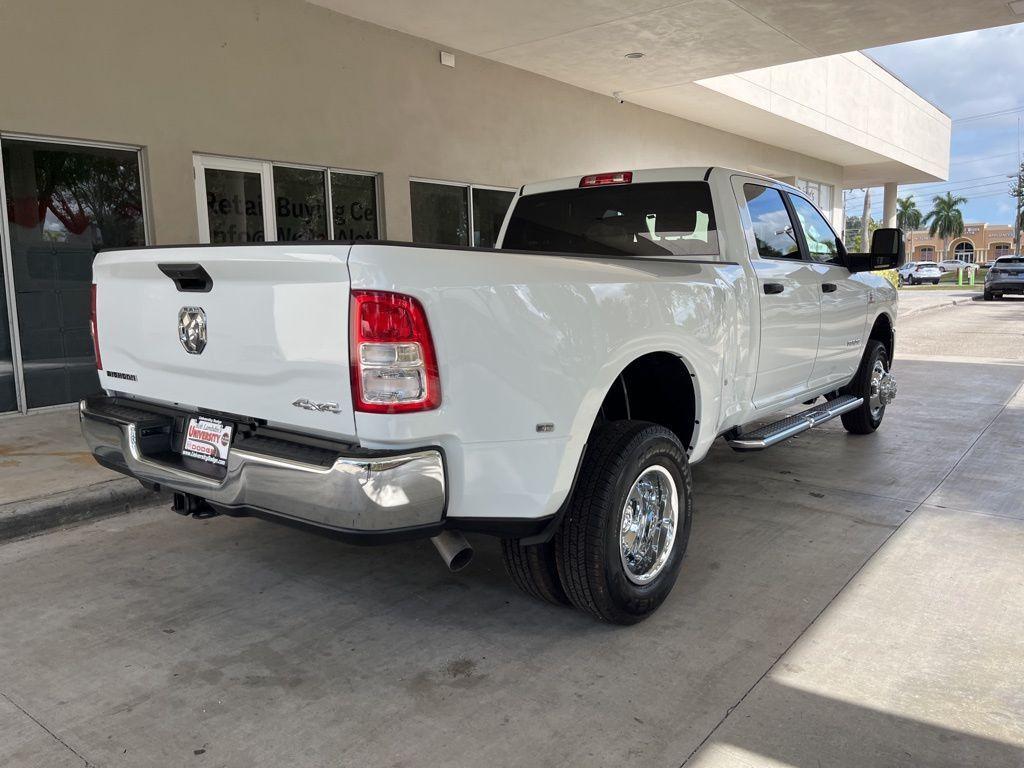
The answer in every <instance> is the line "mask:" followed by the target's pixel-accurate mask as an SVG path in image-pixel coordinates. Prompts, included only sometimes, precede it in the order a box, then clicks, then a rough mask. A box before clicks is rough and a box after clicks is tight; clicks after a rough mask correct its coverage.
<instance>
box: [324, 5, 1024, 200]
mask: <svg viewBox="0 0 1024 768" xmlns="http://www.w3.org/2000/svg"><path fill="white" fill-rule="evenodd" d="M309 2H312V3H314V4H316V5H321V6H324V7H326V8H330V9H332V10H335V11H338V12H339V13H343V14H345V15H347V16H352V17H355V18H358V19H362V20H364V21H369V22H371V23H374V24H378V25H380V26H384V27H388V28H391V29H395V30H398V31H401V32H405V33H407V34H410V35H414V36H416V37H420V38H425V39H427V40H432V41H434V42H436V43H439V44H441V45H444V46H447V47H450V48H452V49H454V50H457V51H464V52H467V53H471V54H475V55H478V56H482V57H485V58H488V59H492V60H494V61H497V62H501V63H503V64H508V65H511V66H514V67H517V68H520V69H524V70H527V71H530V72H534V73H536V74H539V75H543V76H545V77H549V78H553V79H555V80H559V81H562V82H565V83H570V84H572V85H576V86H579V87H581V88H585V89H587V90H590V91H595V92H598V93H603V94H607V95H608V96H612V95H613V94H614V95H619V96H621V98H623V99H624V100H626V101H629V102H633V103H636V104H639V105H642V106H646V107H649V108H652V109H656V110H659V111H661V112H665V113H668V114H671V115H676V116H678V117H682V118H686V119H689V120H694V121H696V122H700V123H703V124H705V125H710V126H713V127H718V128H721V129H722V130H726V131H729V132H731V133H736V134H740V135H743V136H747V137H749V138H753V139H757V140H760V141H765V142H770V143H771V144H774V145H777V146H781V147H786V148H790V149H793V150H795V151H798V152H803V153H805V154H809V155H813V156H815V157H820V158H822V159H826V160H829V161H832V162H835V163H837V164H839V165H841V166H843V167H844V168H845V169H846V174H847V185H848V186H855V185H862V184H866V183H881V182H883V181H891V180H899V181H903V182H916V181H933V180H937V179H942V178H945V175H946V173H947V170H948V149H949V147H948V142H949V120H948V118H947V117H946V116H945V115H943V114H942V113H941V112H939V111H938V110H937V109H935V108H934V107H932V106H931V105H928V104H927V103H926V102H923V100H921V99H920V97H917V95H916V94H914V93H913V91H911V90H910V89H909V88H907V87H906V86H904V85H903V84H902V83H900V82H899V81H898V80H897V79H896V78H894V77H892V76H891V75H889V74H888V73H886V72H885V71H884V70H883V69H882V68H881V67H879V66H878V65H877V64H874V62H871V61H870V60H869V59H867V58H866V57H864V56H861V55H859V54H848V52H849V51H855V50H859V49H862V48H869V47H874V46H880V45H887V44H891V43H898V42H905V41H908V40H915V39H920V38H925V37H934V36H938V35H947V34H953V33H957V32H964V31H968V30H972V29H983V28H986V27H995V26H1000V25H1005V24H1012V23H1015V22H1019V21H1020V20H1021V17H1020V16H1018V15H1016V14H1014V12H1013V11H1012V9H1011V7H1010V5H1009V4H1008V3H1007V2H1006V0H972V2H970V3H935V2H933V1H932V0H900V1H899V2H892V0H859V2H854V3H851V2H848V0H687V1H686V2H677V3H672V4H666V3H665V2H664V0H628V2H627V1H626V0H565V1H564V2H551V0H517V2H514V3H510V2H506V0H432V1H431V2H429V3H424V2H422V0H309ZM634 52H638V53H643V54H644V55H643V57H642V58H632V59H631V58H626V54H628V53H634ZM837 54H848V55H846V56H837ZM812 59H815V60H823V61H826V62H831V63H830V64H829V65H828V66H829V67H831V69H832V71H829V70H828V67H826V69H825V70H821V71H820V72H819V73H818V74H815V73H813V72H808V71H801V69H800V68H799V67H795V68H794V67H793V66H792V65H793V64H794V63H795V62H806V61H808V60H812ZM819 69H820V67H819ZM858 70H859V71H858ZM736 73H742V74H739V75H737V74H736ZM727 76H731V77H727ZM837 76H838V77H839V78H840V80H842V82H839V81H837V80H836V77H837ZM801 78H802V79H804V80H805V81H807V82H805V83H803V84H802V85H807V84H810V85H811V86H812V90H813V92H815V93H819V92H820V87H821V84H822V83H824V84H825V88H826V91H827V92H828V93H827V99H826V100H825V101H824V102H823V101H821V100H819V102H818V103H808V102H807V101H806V100H801V99H800V98H794V94H795V93H796V91H795V89H794V87H793V82H796V81H800V80H801ZM844 78H845V79H844ZM787 80H789V81H791V82H790V83H789V84H788V85H787ZM847 80H848V81H849V82H847ZM815 89H817V90H815ZM887 94H888V95H887ZM842 99H847V100H849V101H850V105H849V106H848V107H844V106H843V104H841V103H839V102H840V100H842ZM943 133H944V138H943V136H942V134H943ZM943 153H945V157H942V155H943Z"/></svg>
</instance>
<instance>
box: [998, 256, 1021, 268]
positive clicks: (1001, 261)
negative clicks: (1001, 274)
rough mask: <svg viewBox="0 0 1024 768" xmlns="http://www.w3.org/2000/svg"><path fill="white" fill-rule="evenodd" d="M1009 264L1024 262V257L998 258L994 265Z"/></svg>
mask: <svg viewBox="0 0 1024 768" xmlns="http://www.w3.org/2000/svg"><path fill="white" fill-rule="evenodd" d="M1007 264H1024V258H1018V257H1016V256H1014V257H1013V258H1011V259H1005V258H1004V259H996V263H995V264H993V265H992V266H993V267H1005V266H1006V265H1007Z"/></svg>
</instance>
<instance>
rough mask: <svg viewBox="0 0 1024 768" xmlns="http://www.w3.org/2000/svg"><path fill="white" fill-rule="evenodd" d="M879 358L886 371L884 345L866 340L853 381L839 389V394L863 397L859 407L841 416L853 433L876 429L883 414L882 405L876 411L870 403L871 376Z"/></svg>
mask: <svg viewBox="0 0 1024 768" xmlns="http://www.w3.org/2000/svg"><path fill="white" fill-rule="evenodd" d="M879 360H880V361H881V362H882V366H883V368H884V369H885V370H886V371H888V370H889V355H888V354H887V353H886V351H885V345H884V344H882V342H880V341H875V340H874V339H872V340H870V341H868V345H867V348H866V349H865V350H864V357H862V358H861V361H860V367H859V368H858V369H857V373H856V375H855V376H854V377H853V381H851V382H850V383H849V384H847V385H846V386H845V387H843V388H842V389H841V390H840V394H843V395H854V396H856V397H863V398H864V403H863V404H862V405H861V406H860V407H859V408H856V409H855V410H852V411H849V412H848V413H844V414H843V415H842V417H841V418H842V420H843V426H844V427H846V431H847V432H850V433H852V434H854V435H870V434H871V433H872V432H874V431H875V430H876V429H878V427H879V425H880V424H881V423H882V418H883V417H884V416H885V406H884V405H882V406H881V408H880V409H879V410H877V411H875V410H874V408H873V407H872V405H871V378H872V375H873V373H874V370H875V363H876V362H877V361H879Z"/></svg>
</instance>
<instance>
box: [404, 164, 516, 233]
mask: <svg viewBox="0 0 1024 768" xmlns="http://www.w3.org/2000/svg"><path fill="white" fill-rule="evenodd" d="M409 195H410V197H411V202H412V239H413V242H415V243H430V244H432V245H471V244H472V245H473V246H474V247H478V248H491V247H493V246H494V244H495V243H496V242H497V239H498V232H499V231H500V229H501V224H502V222H503V221H504V220H505V213H506V211H507V210H508V206H509V203H510V202H512V198H513V197H514V196H515V193H514V192H513V191H512V190H508V189H496V188H494V187H477V186H473V185H471V184H455V183H451V182H440V181H423V180H419V179H412V180H410V181H409ZM470 222H472V230H473V232H472V240H470V228H471V227H470Z"/></svg>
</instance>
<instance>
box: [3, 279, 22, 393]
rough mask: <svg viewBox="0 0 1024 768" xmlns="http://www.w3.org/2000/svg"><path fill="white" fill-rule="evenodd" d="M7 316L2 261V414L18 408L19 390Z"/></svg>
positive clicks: (5, 287)
mask: <svg viewBox="0 0 1024 768" xmlns="http://www.w3.org/2000/svg"><path fill="white" fill-rule="evenodd" d="M7 318H8V315H7V284H6V283H5V282H4V267H3V262H2V261H0V413H4V412H6V411H14V410H17V408H18V390H17V388H16V387H15V384H14V348H13V345H12V344H11V326H10V323H9V322H8V319H7Z"/></svg>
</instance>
